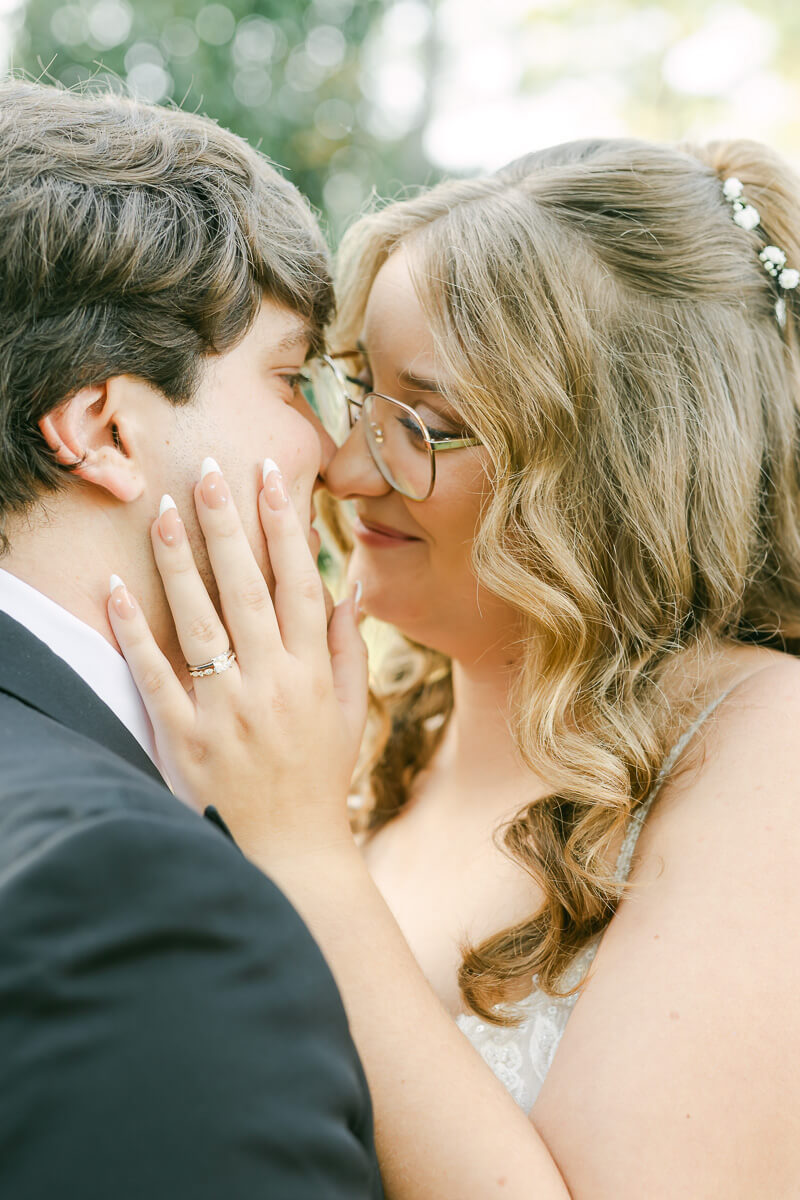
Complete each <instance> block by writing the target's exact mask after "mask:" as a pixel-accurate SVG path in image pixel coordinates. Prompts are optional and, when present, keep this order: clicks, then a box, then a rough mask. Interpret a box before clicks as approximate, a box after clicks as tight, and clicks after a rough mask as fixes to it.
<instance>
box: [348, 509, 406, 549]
mask: <svg viewBox="0 0 800 1200" xmlns="http://www.w3.org/2000/svg"><path fill="white" fill-rule="evenodd" d="M353 533H354V534H355V536H356V537H357V538H359V539H360V540H361V541H365V542H373V541H374V542H375V543H376V544H377V541H378V539H380V542H418V541H420V540H421V539H420V538H418V537H413V536H412V535H411V534H410V533H403V531H402V530H401V529H392V527H391V526H390V525H380V524H379V523H378V522H377V521H367V520H365V518H364V517H362V516H356V519H355V521H354V523H353Z"/></svg>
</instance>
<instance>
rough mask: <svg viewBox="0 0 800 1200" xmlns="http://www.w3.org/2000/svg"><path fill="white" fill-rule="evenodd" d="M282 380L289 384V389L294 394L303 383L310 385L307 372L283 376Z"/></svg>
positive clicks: (296, 372)
mask: <svg viewBox="0 0 800 1200" xmlns="http://www.w3.org/2000/svg"><path fill="white" fill-rule="evenodd" d="M280 378H281V379H283V380H285V382H286V383H288V385H289V387H290V388H291V389H292V391H293V392H294V391H295V390H296V389H297V388H299V387H300V386H301V384H303V383H308V376H307V375H306V373H305V371H294V372H292V373H291V374H286V375H281V376H280Z"/></svg>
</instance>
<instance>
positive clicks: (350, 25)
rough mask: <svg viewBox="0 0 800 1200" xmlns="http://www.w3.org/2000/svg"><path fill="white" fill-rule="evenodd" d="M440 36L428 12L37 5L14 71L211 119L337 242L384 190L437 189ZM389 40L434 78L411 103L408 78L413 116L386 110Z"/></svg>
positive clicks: (334, 1) (298, 3)
mask: <svg viewBox="0 0 800 1200" xmlns="http://www.w3.org/2000/svg"><path fill="white" fill-rule="evenodd" d="M433 30H434V26H433V22H432V20H431V13H430V10H429V8H428V7H427V5H425V4H424V3H421V2H419V0H395V3H392V0H226V2H225V3H212V4H205V3H203V0H135V4H134V3H131V2H130V0H74V2H67V3H64V2H63V0H30V2H29V3H28V4H27V5H26V6H25V8H24V10H23V22H22V24H21V27H20V28H19V29H18V32H17V35H16V39H15V48H14V65H15V67H17V68H21V69H23V70H25V71H27V72H28V73H30V74H31V75H34V76H41V75H42V74H43V72H44V74H45V78H47V77H50V78H51V79H53V80H55V81H58V82H60V83H63V84H65V85H66V86H68V87H69V86H73V85H75V84H81V85H86V84H87V81H92V82H91V84H90V86H99V87H107V86H111V87H114V88H117V89H118V90H126V91H130V92H133V93H135V94H136V95H138V96H141V97H143V98H145V99H147V100H151V101H154V102H166V103H168V102H174V103H177V104H180V105H182V106H183V107H186V108H191V109H197V110H199V111H201V112H204V113H207V114H208V115H209V116H212V117H213V118H214V119H215V120H217V121H219V123H220V124H221V125H224V126H226V127H227V128H229V129H232V130H234V131H235V132H236V133H239V134H241V135H242V136H244V137H245V138H247V139H248V140H249V141H250V142H251V143H252V144H253V145H258V146H260V148H261V149H262V150H263V151H264V152H265V153H267V154H268V155H269V156H270V158H272V159H273V160H274V161H275V162H277V163H278V164H279V165H281V166H282V167H283V168H284V169H285V170H286V171H287V173H288V174H289V175H290V177H291V178H292V179H293V181H294V182H295V183H296V184H297V185H298V187H300V188H301V190H302V191H303V192H305V194H306V195H307V196H308V197H309V198H310V199H311V201H312V203H313V204H315V205H316V206H317V207H318V208H319V209H321V210H322V212H323V214H324V216H325V217H326V219H327V223H328V225H329V230H330V233H331V235H332V238H333V240H335V239H336V237H337V235H338V234H339V233H340V231H341V228H342V225H343V224H344V223H345V222H346V221H347V219H348V218H350V217H352V215H353V214H354V213H355V212H357V211H358V209H359V208H360V207H361V206H362V205H363V204H364V201H365V200H366V199H367V197H368V196H369V194H370V192H371V191H372V189H373V188H375V189H377V191H378V192H380V193H382V194H387V193H390V192H395V191H396V190H397V189H398V187H399V186H400V181H402V182H403V183H404V184H414V183H424V182H427V181H430V180H432V179H433V178H434V177H435V173H434V172H433V171H432V169H431V165H430V163H429V161H428V159H427V156H426V155H425V152H424V150H423V148H422V134H423V131H424V129H425V127H426V125H427V124H428V121H429V118H430V112H429V107H430V101H431V94H432V89H431V76H432V71H433V66H434V64H433V54H432V39H433ZM387 40H389V41H391V42H393V43H394V44H395V48H396V46H397V43H398V42H402V41H405V44H406V46H407V48H408V49H409V51H412V52H413V55H414V58H415V62H416V63H417V64H426V65H427V68H428V69H427V73H426V74H424V75H423V78H422V87H420V86H419V78H420V71H419V68H418V67H417V69H415V72H414V73H413V78H412V83H411V86H410V89H409V91H408V94H407V95H406V97H405V103H404V102H403V95H402V81H401V80H400V81H398V80H397V79H395V80H394V82H395V84H396V83H398V82H400V84H401V86H400V88H399V89H396V92H397V94H398V97H399V99H400V103H394V104H391V103H390V104H388V105H387V103H386V102H385V101H386V97H385V92H386V86H385V85H386V79H385V78H382V75H381V66H380V61H379V58H380V55H379V53H376V52H377V51H378V47H379V45H380V44H382V43H384V42H386V41H387ZM395 74H396V65H395ZM389 82H390V83H391V82H392V81H391V80H390V81H389Z"/></svg>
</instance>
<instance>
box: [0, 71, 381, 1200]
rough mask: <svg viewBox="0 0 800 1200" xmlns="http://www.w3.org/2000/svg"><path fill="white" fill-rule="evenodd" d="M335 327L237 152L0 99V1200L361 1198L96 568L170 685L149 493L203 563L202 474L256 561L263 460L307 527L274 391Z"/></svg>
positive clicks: (282, 402) (322, 1051) (310, 467)
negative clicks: (184, 797)
mask: <svg viewBox="0 0 800 1200" xmlns="http://www.w3.org/2000/svg"><path fill="white" fill-rule="evenodd" d="M331 307H332V293H331V285H330V280H329V276H328V271H327V265H326V258H325V252H324V248H323V245H322V242H321V239H320V235H319V233H318V231H317V229H316V227H315V225H314V222H313V220H312V218H311V217H310V215H309V213H308V211H307V209H306V207H305V206H304V204H303V202H302V201H301V199H300V197H299V195H298V194H297V192H296V191H295V190H294V188H292V187H291V186H289V185H288V184H287V183H286V182H285V181H284V180H283V179H281V177H280V176H279V175H278V174H277V173H276V172H275V171H274V170H273V169H272V168H271V167H270V166H269V165H268V164H267V163H266V162H265V160H263V159H262V158H261V157H259V156H258V155H257V154H255V153H254V152H253V151H252V150H250V149H249V148H248V147H247V146H246V145H245V144H244V143H243V142H241V141H240V140H239V139H237V138H235V137H234V136H232V135H231V134H229V133H226V132H225V131H224V130H221V129H219V128H218V127H217V126H215V125H214V124H212V123H211V122H210V121H206V120H203V119H200V118H198V117H196V116H193V115H190V114H186V113H182V112H179V111H171V110H165V109H158V108H154V107H149V106H147V105H140V104H136V103H132V102H130V101H128V100H124V99H119V98H117V97H113V96H104V97H97V96H95V97H90V96H84V97H81V96H77V95H73V94H70V93H68V92H63V91H59V90H56V89H51V88H47V87H42V86H39V85H36V84H30V83H23V82H20V81H13V80H12V81H6V82H5V83H3V84H0V537H1V538H2V547H0V551H1V552H0V1064H1V1066H0V1074H1V1075H2V1088H0V1195H2V1196H8V1197H9V1198H10V1197H13V1198H14V1200H41V1198H44V1197H46V1196H51V1195H64V1196H69V1197H73V1196H74V1197H78V1196H79V1197H81V1200H101V1198H102V1200H109V1197H113V1198H114V1200H167V1198H169V1200H189V1198H191V1200H220V1198H222V1197H225V1198H226V1200H240V1198H241V1200H256V1198H260V1197H263V1198H265V1200H362V1198H363V1200H366V1198H368V1197H370V1198H371V1197H378V1196H380V1194H381V1189H380V1182H379V1179H378V1174H377V1167H376V1162H375V1157H374V1147H373V1139H372V1117H371V1109H370V1101H369V1095H368V1092H367V1087H366V1083H365V1080H364V1075H363V1072H362V1069H361V1066H360V1063H359V1060H358V1057H357V1054H356V1051H355V1048H354V1046H353V1044H352V1041H351V1039H350V1035H349V1031H348V1026H347V1020H346V1016H345V1013H344V1010H343V1007H342V1004H341V1000H340V998H339V994H338V992H337V989H336V986H335V984H334V981H333V978H332V976H331V974H330V972H329V970H328V968H327V966H326V963H325V962H324V960H323V958H322V955H321V954H320V952H319V950H318V949H317V946H316V944H315V943H314V941H313V940H312V938H311V935H310V934H309V932H308V930H307V929H306V927H305V926H304V924H303V923H302V921H301V919H300V917H299V916H298V915H297V913H296V912H295V911H294V910H293V909H292V907H291V906H290V904H289V903H288V901H287V900H286V899H285V898H284V897H283V895H282V894H281V893H280V892H279V891H278V890H277V888H276V887H275V886H274V885H273V884H272V883H271V882H270V881H269V880H268V879H266V878H265V877H263V876H262V875H261V874H260V873H259V872H258V871H257V870H256V869H255V868H254V867H253V866H251V865H250V863H248V862H247V861H246V860H245V858H244V857H243V856H242V855H241V854H240V853H239V851H238V850H237V848H236V846H235V845H234V844H233V843H232V842H231V841H230V840H229V838H228V837H226V836H225V831H224V827H219V828H218V827H216V825H215V823H213V816H214V813H213V811H210V815H211V817H212V820H204V819H203V818H202V817H201V816H200V815H199V814H198V813H195V812H193V811H191V810H190V809H189V808H188V807H186V806H185V805H184V804H183V803H182V802H181V801H180V800H179V799H177V798H176V797H174V796H173V795H172V793H171V792H170V791H169V789H168V787H167V786H166V784H165V782H164V780H163V778H162V776H161V773H160V770H159V759H158V751H157V748H156V747H155V746H154V744H153V737H152V730H151V728H150V726H149V724H148V721H147V718H146V715H145V712H144V709H143V706H142V704H141V702H140V700H139V696H138V693H137V691H136V689H135V687H134V685H133V682H132V680H131V677H130V675H129V673H128V670H127V667H126V665H125V662H124V660H123V659H122V657H121V656H120V654H119V653H118V651H117V649H116V647H115V643H114V639H113V634H112V633H111V630H110V627H109V625H108V621H107V617H106V601H107V579H108V577H109V575H110V574H111V573H112V572H118V573H119V574H120V575H121V576H122V577H123V578H124V579H125V582H126V583H127V584H128V586H129V587H130V588H131V590H132V591H133V592H134V593H135V594H136V595H137V596H138V597H139V599H140V601H141V602H142V604H143V606H144V608H145V611H146V613H147V615H148V617H149V619H150V623H151V626H152V628H153V630H154V632H155V633H156V636H160V640H161V642H162V645H163V646H164V647H165V648H166V650H167V652H168V653H169V654H170V657H171V659H172V661H173V662H174V663H175V664H176V666H179V667H180V669H181V671H182V672H183V673H184V675H185V673H186V666H185V664H184V663H183V660H182V657H181V655H180V651H179V648H178V647H177V645H175V644H174V642H172V641H170V637H171V636H172V635H170V633H169V628H170V624H171V622H170V621H169V614H168V610H167V606H166V601H165V598H164V595H163V593H162V591H161V587H160V583H159V580H158V577H157V573H156V571H155V567H154V565H153V562H152V556H151V553H150V546H149V540H148V536H147V530H148V528H149V525H150V523H151V521H152V520H153V518H154V517H155V515H156V512H157V510H158V506H159V500H160V498H161V496H162V495H163V494H164V493H166V492H170V493H171V494H172V495H173V496H174V497H175V499H176V501H177V504H178V507H179V509H180V511H181V513H182V515H183V517H184V521H185V523H186V526H187V529H188V530H189V534H190V537H191V538H192V540H193V542H194V548H195V553H196V556H198V560H199V561H200V559H201V556H202V553H203V547H202V539H201V538H200V537H199V533H198V530H197V527H196V525H195V524H193V523H192V518H191V514H192V504H191V494H192V486H193V483H194V482H195V481H196V480H197V478H198V476H199V473H200V465H201V462H202V461H203V459H204V458H206V457H208V456H210V455H213V456H214V458H215V459H217V461H218V462H219V463H220V465H221V466H222V469H223V471H224V473H225V475H226V478H227V479H228V481H229V482H230V483H231V486H232V487H233V489H234V491H235V493H236V497H237V501H238V503H239V505H240V508H241V510H242V514H243V519H244V520H245V523H246V527H247V528H248V529H249V531H250V535H251V540H252V543H253V545H254V547H255V548H256V549H257V553H258V554H259V555H260V556H261V558H262V560H263V557H264V549H263V539H262V538H261V536H260V533H259V528H258V518H257V513H256V507H255V496H256V479H257V477H258V471H259V469H260V464H261V462H262V461H263V459H264V458H265V457H271V458H272V459H274V460H275V461H276V462H278V463H279V464H280V466H281V468H282V470H283V473H284V476H285V478H286V479H287V482H288V483H289V486H290V490H291V491H293V493H294V497H295V500H296V502H298V503H299V504H300V505H301V506H302V503H303V502H304V503H305V507H306V510H308V508H309V507H310V505H309V499H310V496H311V492H312V491H313V488H314V486H315V484H316V480H317V477H318V472H319V469H320V465H321V463H320V457H321V454H322V453H323V450H322V449H321V443H320V440H319V438H318V437H317V436H316V434H315V432H314V429H313V427H312V426H311V425H310V424H309V422H308V420H307V419H306V418H305V417H304V416H303V415H302V414H301V413H300V412H299V411H298V409H297V408H296V407H295V400H294V391H293V380H292V375H293V374H296V373H297V371H299V369H300V367H301V366H302V363H303V361H304V358H305V356H306V354H307V353H308V351H309V349H311V350H313V349H314V348H315V347H316V346H318V345H319V344H320V343H321V338H322V329H323V327H324V324H325V322H326V320H327V319H328V317H329V315H330V310H331ZM306 415H307V414H306ZM305 515H306V516H307V515H308V513H307V512H306V514H305ZM263 566H264V568H265V570H268V564H267V563H266V562H263ZM209 577H210V573H209ZM196 633H197V637H198V638H199V639H200V640H202V638H203V630H202V629H198V630H197V631H196ZM193 665H198V664H193ZM220 826H221V823H220Z"/></svg>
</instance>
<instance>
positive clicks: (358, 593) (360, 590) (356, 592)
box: [353, 579, 364, 612]
mask: <svg viewBox="0 0 800 1200" xmlns="http://www.w3.org/2000/svg"><path fill="white" fill-rule="evenodd" d="M363 595H364V585H363V584H362V582H361V580H360V579H357V580H356V586H355V588H354V589H353V605H354V607H355V610H356V612H358V610H359V608H360V607H361V597H362V596H363Z"/></svg>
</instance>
